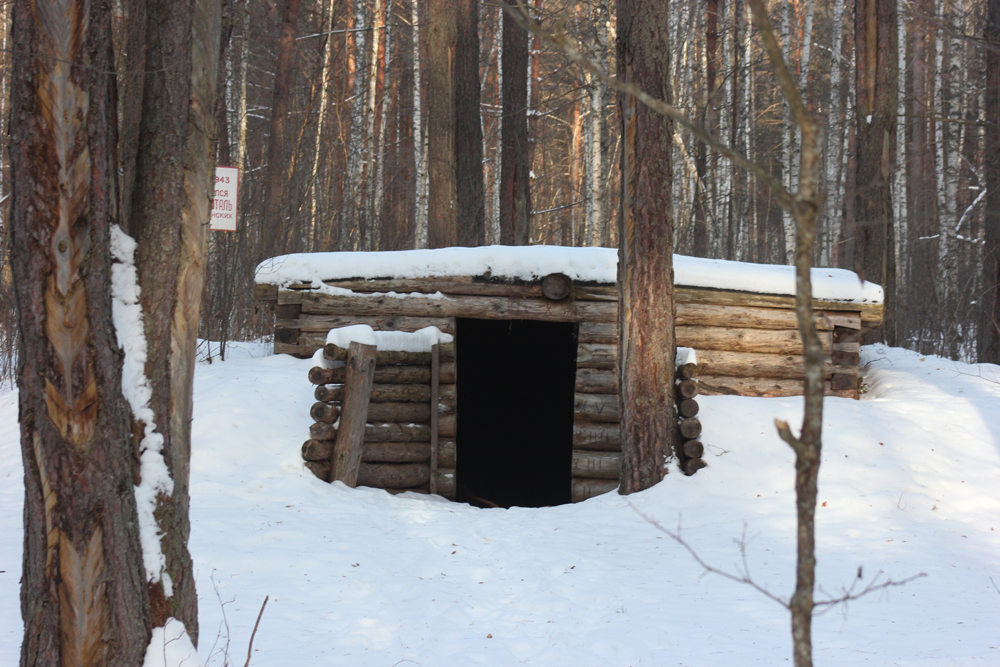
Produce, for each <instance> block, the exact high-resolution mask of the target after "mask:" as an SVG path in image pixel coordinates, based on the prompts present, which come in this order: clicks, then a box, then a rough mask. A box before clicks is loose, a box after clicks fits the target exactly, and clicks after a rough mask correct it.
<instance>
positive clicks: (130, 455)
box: [10, 0, 150, 667]
mask: <svg viewBox="0 0 1000 667" xmlns="http://www.w3.org/2000/svg"><path fill="white" fill-rule="evenodd" d="M110 14H111V8H110V5H108V4H105V3H96V2H95V3H87V2H66V3H62V4H59V5H53V4H52V3H47V2H44V3H43V2H38V3H36V2H31V1H30V0H19V1H18V2H16V3H15V5H14V21H13V23H14V25H13V29H14V45H13V46H14V49H13V69H12V71H13V86H12V103H13V113H12V114H11V117H10V120H11V125H10V129H11V143H10V153H11V166H12V169H11V172H12V177H13V190H12V204H11V212H12V227H11V246H10V247H11V259H12V262H11V265H12V271H13V277H14V292H15V296H16V299H17V304H18V330H19V335H20V339H19V342H20V352H19V360H18V389H19V395H18V400H19V404H20V405H19V420H20V424H21V449H22V457H23V463H24V489H25V504H24V561H23V575H22V577H23V578H22V582H21V613H22V616H23V618H24V640H23V643H22V645H21V663H20V664H21V665H22V666H24V667H34V666H36V665H45V666H52V667H55V666H57V665H84V664H86V665H116V666H117V665H120V666H122V667H131V666H132V665H137V664H140V663H141V662H142V659H143V655H144V653H145V650H146V645H147V643H148V641H149V636H150V608H149V597H148V594H147V590H146V582H145V581H143V576H142V572H143V567H142V552H141V547H140V541H139V531H138V521H137V511H136V502H135V496H134V495H133V494H132V493H131V490H132V487H133V485H134V484H135V477H136V469H135V451H134V449H133V447H132V441H131V438H130V437H129V434H130V428H129V408H128V404H127V403H126V401H125V398H124V397H123V395H122V390H121V353H120V351H119V348H118V344H117V342H116V340H115V333H114V327H113V324H112V315H111V298H110V291H109V285H110V282H111V261H110V254H109V235H110V232H111V227H112V225H114V224H115V223H116V221H117V218H118V210H117V203H118V202H117V201H116V199H117V196H116V194H115V193H116V191H117V164H116V162H117V129H116V101H115V94H114V90H115V88H114V83H115V80H114V76H109V75H108V74H107V73H108V72H109V71H112V72H113V69H114V61H113V59H112V44H111V25H110V18H111V17H110Z"/></svg>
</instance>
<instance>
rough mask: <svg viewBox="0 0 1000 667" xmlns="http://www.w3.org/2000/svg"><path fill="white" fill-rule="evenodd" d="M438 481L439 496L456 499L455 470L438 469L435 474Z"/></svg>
mask: <svg viewBox="0 0 1000 667" xmlns="http://www.w3.org/2000/svg"><path fill="white" fill-rule="evenodd" d="M434 476H435V478H436V479H437V490H438V495H439V496H444V497H445V498H450V499H451V500H454V499H455V486H456V484H455V480H456V477H455V468H438V470H437V473H435V475H434Z"/></svg>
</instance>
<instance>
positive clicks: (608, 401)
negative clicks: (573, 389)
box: [573, 394, 621, 422]
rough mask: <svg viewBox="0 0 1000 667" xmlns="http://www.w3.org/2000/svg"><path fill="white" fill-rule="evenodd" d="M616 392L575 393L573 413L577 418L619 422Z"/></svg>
mask: <svg viewBox="0 0 1000 667" xmlns="http://www.w3.org/2000/svg"><path fill="white" fill-rule="evenodd" d="M618 403H619V401H618V394H576V395H575V399H574V403H573V413H574V414H575V415H576V418H577V419H584V420H587V421H595V422H620V421H621V410H620V408H619V404H618Z"/></svg>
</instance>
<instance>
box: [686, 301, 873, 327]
mask: <svg viewBox="0 0 1000 667" xmlns="http://www.w3.org/2000/svg"><path fill="white" fill-rule="evenodd" d="M814 318H815V321H816V328H817V329H819V330H820V331H830V330H832V329H833V327H834V324H833V321H832V320H831V319H830V318H829V317H828V316H827V315H826V314H824V313H816V314H815V316H814ZM859 321H860V320H859ZM674 322H675V324H677V325H679V326H690V325H699V326H710V327H745V328H748V329H797V328H798V326H799V322H798V318H797V316H796V314H795V310H794V308H791V309H788V308H758V307H754V306H745V305H725V304H712V303H681V302H679V301H678V303H677V315H676V317H675V319H674Z"/></svg>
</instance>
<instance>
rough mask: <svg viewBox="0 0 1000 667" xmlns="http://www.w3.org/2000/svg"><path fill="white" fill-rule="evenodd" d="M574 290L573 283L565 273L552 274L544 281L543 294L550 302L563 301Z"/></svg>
mask: <svg viewBox="0 0 1000 667" xmlns="http://www.w3.org/2000/svg"><path fill="white" fill-rule="evenodd" d="M572 290H573V281H572V280H570V278H569V276H567V275H565V274H563V273H550V274H549V275H547V276H545V277H544V278H543V279H542V294H544V295H545V298H546V299H549V300H550V301H562V300H563V299H565V298H566V297H568V296H569V294H570V292H571V291H572Z"/></svg>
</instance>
